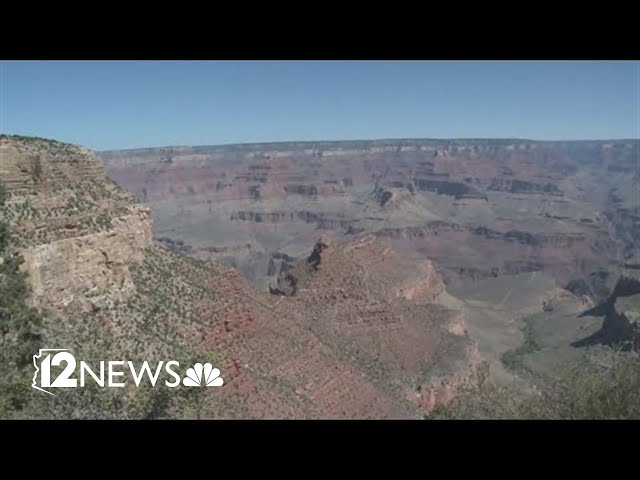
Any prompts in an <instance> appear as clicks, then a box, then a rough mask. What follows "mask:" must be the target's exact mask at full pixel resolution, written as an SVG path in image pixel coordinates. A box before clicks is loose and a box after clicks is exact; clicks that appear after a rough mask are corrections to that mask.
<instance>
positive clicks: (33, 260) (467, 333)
mask: <svg viewBox="0 0 640 480" xmlns="http://www.w3.org/2000/svg"><path fill="white" fill-rule="evenodd" d="M0 155H1V156H2V162H0V178H1V180H2V185H3V187H4V188H5V189H6V190H7V192H8V198H7V203H6V206H5V207H3V218H4V219H5V220H6V221H7V222H8V224H9V226H10V229H11V231H12V232H13V239H14V242H15V248H16V249H17V250H18V251H19V252H20V254H21V255H22V257H23V258H24V263H23V265H22V269H23V271H24V272H26V273H27V274H28V277H27V278H28V282H29V284H30V287H31V297H30V298H31V300H30V301H31V303H32V305H33V306H35V307H37V308H39V309H40V310H42V311H43V312H44V313H45V315H46V320H45V326H44V327H43V332H44V336H45V339H46V340H47V341H49V343H50V344H51V345H55V346H63V347H64V348H72V349H74V351H78V352H82V354H83V358H86V359H88V360H91V359H92V358H96V359H100V358H107V357H108V355H120V356H126V358H127V359H131V360H133V361H142V360H148V361H150V362H152V361H154V360H161V359H163V358H175V359H177V360H179V361H181V362H185V363H187V362H194V361H208V360H211V361H213V362H214V363H215V364H216V366H217V367H218V368H220V370H221V371H222V376H223V377H224V381H225V385H224V387H223V388H221V389H211V390H216V391H215V392H214V391H206V392H204V393H203V394H202V395H203V396H198V397H189V396H187V397H184V398H182V397H179V396H178V397H175V398H171V399H167V398H164V397H158V394H157V393H155V392H145V393H143V394H142V393H134V392H131V391H126V392H123V393H105V394H104V395H108V401H107V402H102V400H104V399H103V398H102V397H96V398H101V400H100V402H97V401H95V400H93V397H91V398H92V400H91V402H92V403H86V402H89V400H87V399H85V400H82V401H83V402H85V403H77V402H80V400H77V402H76V400H74V399H73V398H72V397H70V396H69V395H68V394H67V395H66V398H67V403H66V404H65V405H66V406H60V405H57V406H56V405H54V404H52V403H48V404H44V405H41V404H38V408H37V409H36V410H37V411H38V412H41V413H40V414H39V415H41V416H44V417H47V416H54V417H55V416H56V415H63V416H65V415H66V416H67V417H69V416H71V417H81V418H86V417H91V418H95V417H97V418H132V417H134V418H155V417H154V415H158V413H157V411H158V409H159V408H160V407H158V405H162V406H163V407H162V415H161V416H165V417H166V416H168V417H172V418H196V417H197V418H201V417H204V418H422V417H423V416H424V415H428V414H429V413H430V412H431V411H432V410H433V409H434V408H435V407H437V406H441V405H447V404H448V403H449V402H451V401H452V400H453V399H455V398H456V397H457V396H459V395H460V394H461V393H462V392H464V391H467V390H468V389H473V388H478V387H479V386H481V385H483V384H485V383H486V382H493V383H498V384H509V385H514V384H515V385H518V387H519V388H521V389H522V390H523V391H530V390H532V389H535V385H536V384H537V383H538V382H539V381H540V379H541V378H545V376H546V377H551V376H553V375H554V373H555V372H556V371H557V370H558V369H559V368H560V367H562V366H563V365H565V364H566V363H567V362H569V361H574V360H578V361H591V360H594V361H597V359H598V358H599V352H600V349H601V347H603V346H605V345H610V346H616V347H618V346H620V347H622V348H623V349H626V350H640V319H639V317H638V311H639V310H640V308H638V302H639V301H640V275H639V272H640V254H639V252H640V211H639V208H640V206H639V204H640V201H639V200H638V194H639V185H640V172H639V169H638V158H639V155H640V151H639V142H638V141H637V140H620V141H584V142H535V141H527V140H513V139H510V140H411V139H408V140H379V141H349V142H299V143H295V142H290V143H273V144H247V145H228V146H212V147H207V146H204V147H165V148H149V149H138V150H123V151H110V152H98V154H97V155H96V154H94V153H93V152H90V151H89V150H87V149H85V148H82V147H77V146H74V145H70V144H65V143H61V142H57V141H53V140H45V139H38V138H32V137H16V136H6V135H3V136H1V137H0ZM532 336H535V342H533V341H532ZM530 345H535V348H534V347H531V348H530V347H529V346H530ZM524 346H527V348H524ZM187 390H188V389H187ZM96 395H97V394H96ZM100 395H103V394H102V393H101V394H100ZM109 395H110V396H109ZM46 400H48V399H46ZM96 402H97V403H96ZM101 402H102V403H101ZM34 405H35V404H34ZM102 405H105V406H102ZM34 408H35V407H34Z"/></svg>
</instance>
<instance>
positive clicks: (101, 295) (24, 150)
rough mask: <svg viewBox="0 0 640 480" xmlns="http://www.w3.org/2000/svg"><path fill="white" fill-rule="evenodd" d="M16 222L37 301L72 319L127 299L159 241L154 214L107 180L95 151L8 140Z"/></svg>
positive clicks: (7, 181) (5, 177)
mask: <svg viewBox="0 0 640 480" xmlns="http://www.w3.org/2000/svg"><path fill="white" fill-rule="evenodd" d="M0 154H1V156H2V162H0V165H1V169H2V170H1V173H2V176H1V178H2V183H3V184H4V185H5V186H6V189H7V192H8V195H9V198H8V202H7V208H6V209H5V211H4V212H3V213H4V214H5V215H6V217H7V219H8V220H9V222H10V226H11V228H12V230H13V231H14V232H15V237H16V241H17V243H18V245H20V246H21V248H20V253H21V254H22V256H23V258H24V260H25V261H24V263H23V264H22V268H23V269H24V270H25V271H26V272H27V273H28V279H29V281H30V283H31V290H32V302H33V304H34V305H35V306H37V307H40V308H44V309H46V310H47V311H48V312H50V313H52V314H55V315H58V316H61V317H64V316H69V315H71V316H75V315H81V314H83V313H87V312H91V311H95V310H96V309H100V308H104V307H105V306H107V305H108V304H110V303H113V302H119V301H124V300H126V299H127V298H128V297H130V296H131V294H132V292H133V289H134V286H133V281H132V278H131V272H130V270H131V268H132V267H135V266H137V265H139V264H140V263H141V262H142V261H143V258H144V255H145V253H144V252H145V249H146V248H147V247H149V246H151V244H152V242H153V233H152V221H151V212H150V210H149V209H148V208H147V207H143V206H141V205H136V204H135V203H133V200H132V198H131V197H130V196H129V195H128V194H126V192H124V191H122V190H121V189H120V188H119V187H117V186H116V185H114V184H113V182H111V181H110V180H108V179H107V177H106V175H105V172H104V168H103V166H102V162H101V161H100V159H99V158H98V157H96V156H95V155H94V154H93V153H91V152H90V151H89V150H87V149H84V148H81V147H76V146H74V145H69V144H64V143H60V142H56V141H51V140H44V139H37V138H25V137H7V136H3V137H2V138H0Z"/></svg>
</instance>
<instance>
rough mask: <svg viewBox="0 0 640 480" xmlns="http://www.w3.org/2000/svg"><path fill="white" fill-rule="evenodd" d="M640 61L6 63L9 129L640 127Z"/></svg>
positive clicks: (582, 134) (134, 139) (68, 136)
mask: <svg viewBox="0 0 640 480" xmlns="http://www.w3.org/2000/svg"><path fill="white" fill-rule="evenodd" d="M639 91H640V62H599V61H593V62H564V61H555V62H507V61H502V62H495V61H491V62H484V61H473V62H471V61H470V62H457V61H456V62H453V61H451V62H442V61H438V62H427V61H414V62H399V61H385V62H369V61H367V62H364V61H362V62H356V61H353V62H350V61H342V62H328V61H307V62H299V61H289V62H264V61H260V62H230V61H225V62H193V61H189V62H187V61H182V62H180V61H178V62H139V61H128V62H115V61H99V62H88V61H78V62H13V61H2V62H0V131H1V132H2V133H11V134H22V135H36V136H42V137H49V138H56V139H59V140H63V141H68V142H73V143H78V144H82V145H85V146H87V147H89V148H92V149H96V150H104V149H116V148H137V147H148V146H165V145H214V144H224V143H245V142H263V141H285V140H341V139H374V138H407V137H410V138H422V137H424V138H465V137H473V138H491V137H499V138H510V137H519V138H531V139H549V140H554V139H611V138H638V137H639V136H640V132H639V131H640V93H639Z"/></svg>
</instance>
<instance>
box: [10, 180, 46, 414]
mask: <svg viewBox="0 0 640 480" xmlns="http://www.w3.org/2000/svg"><path fill="white" fill-rule="evenodd" d="M6 197H7V195H6V190H5V189H4V187H3V186H2V185H0V212H2V216H0V262H1V263H0V360H1V363H0V417H2V418H4V417H11V416H13V415H14V414H19V412H20V411H21V410H22V409H23V408H24V407H25V405H26V403H27V401H28V399H29V396H30V395H31V392H30V390H31V389H30V388H29V386H30V385H29V383H28V381H26V380H27V379H29V378H30V377H29V374H30V372H31V370H32V368H31V356H32V355H33V352H36V351H37V349H38V345H39V344H40V340H41V335H40V327H41V324H42V317H41V316H40V314H39V313H38V312H37V311H36V310H35V309H33V308H29V307H28V306H27V303H26V302H27V298H28V295H29V288H28V285H27V282H26V280H25V277H26V275H25V274H24V273H23V272H21V271H20V264H21V263H22V261H23V259H22V258H21V257H20V256H19V255H18V254H17V253H16V251H15V250H14V248H13V245H12V239H11V234H10V231H9V227H8V225H7V223H6V222H5V215H4V207H5V203H6Z"/></svg>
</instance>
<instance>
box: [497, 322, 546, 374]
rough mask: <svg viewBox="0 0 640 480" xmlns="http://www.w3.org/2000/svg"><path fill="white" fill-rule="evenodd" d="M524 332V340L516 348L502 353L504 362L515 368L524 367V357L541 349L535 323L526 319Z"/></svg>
mask: <svg viewBox="0 0 640 480" xmlns="http://www.w3.org/2000/svg"><path fill="white" fill-rule="evenodd" d="M522 333H523V334H524V341H523V342H522V345H520V346H519V347H518V348H516V349H515V350H509V351H507V352H505V353H504V354H503V355H502V363H504V364H505V365H506V366H507V367H509V368H511V369H513V370H520V369H522V368H523V363H522V362H523V359H524V356H525V355H528V354H530V353H534V352H536V351H538V350H540V348H541V347H540V345H539V343H538V341H537V340H536V333H535V331H534V327H533V324H532V323H531V322H530V321H528V320H525V326H524V328H523V329H522Z"/></svg>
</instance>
